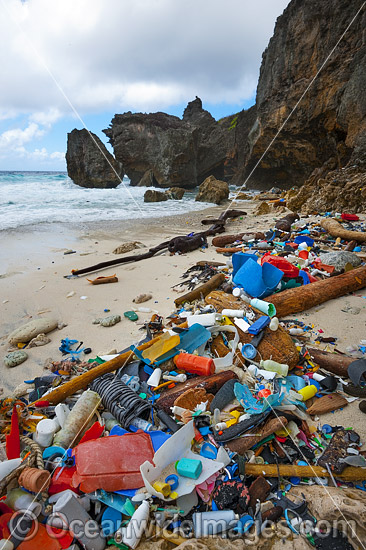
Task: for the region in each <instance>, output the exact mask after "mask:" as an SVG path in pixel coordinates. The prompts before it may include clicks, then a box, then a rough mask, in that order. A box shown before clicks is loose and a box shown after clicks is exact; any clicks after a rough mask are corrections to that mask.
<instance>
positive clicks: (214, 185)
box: [196, 176, 229, 204]
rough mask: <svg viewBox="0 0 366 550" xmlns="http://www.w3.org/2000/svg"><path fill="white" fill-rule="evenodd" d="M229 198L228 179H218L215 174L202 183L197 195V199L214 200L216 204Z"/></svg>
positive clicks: (203, 200) (202, 200)
mask: <svg viewBox="0 0 366 550" xmlns="http://www.w3.org/2000/svg"><path fill="white" fill-rule="evenodd" d="M228 198H229V186H228V184H227V183H226V181H221V180H217V179H216V178H215V177H214V176H210V177H209V178H206V179H205V181H204V182H203V183H201V185H200V187H199V190H198V193H197V195H196V201H201V202H213V203H215V204H221V203H222V202H224V201H225V200H227V199H228Z"/></svg>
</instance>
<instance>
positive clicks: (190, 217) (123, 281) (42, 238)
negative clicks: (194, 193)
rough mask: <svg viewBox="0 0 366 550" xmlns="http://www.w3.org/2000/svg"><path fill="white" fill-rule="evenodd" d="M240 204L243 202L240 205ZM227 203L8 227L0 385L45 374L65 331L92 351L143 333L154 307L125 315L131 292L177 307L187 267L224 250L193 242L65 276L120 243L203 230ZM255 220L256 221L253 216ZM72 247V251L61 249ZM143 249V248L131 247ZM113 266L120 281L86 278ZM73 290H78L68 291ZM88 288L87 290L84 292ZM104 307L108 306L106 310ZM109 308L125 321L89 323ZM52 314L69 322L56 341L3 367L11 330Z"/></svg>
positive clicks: (164, 310)
mask: <svg viewBox="0 0 366 550" xmlns="http://www.w3.org/2000/svg"><path fill="white" fill-rule="evenodd" d="M238 206H239V207H240V208H242V205H238ZM254 207H255V205H254V203H253V205H252V206H251V207H250V208H247V207H246V208H242V209H243V210H247V211H248V212H249V210H250V209H251V208H254ZM223 210H225V206H213V207H211V208H206V209H203V210H199V211H193V212H188V213H187V214H178V215H172V216H166V217H163V218H160V219H159V218H151V219H150V220H149V223H145V220H144V223H140V222H139V221H138V220H124V221H122V222H112V223H109V224H108V225H107V226H106V224H105V222H90V223H88V224H77V223H75V224H69V223H67V224H66V223H65V224H49V225H47V226H46V225H45V226H32V229H33V230H32V231H30V230H29V228H28V229H27V230H26V231H17V230H15V231H14V230H10V231H6V232H5V234H4V235H2V237H3V238H2V247H1V250H0V266H1V268H0V296H1V297H2V298H1V300H0V314H1V321H0V364H1V369H2V370H1V380H0V385H2V386H3V387H4V388H5V392H6V393H7V392H9V391H12V390H13V389H14V388H15V386H17V385H18V384H20V383H21V382H23V380H27V379H28V380H29V379H33V378H34V376H40V375H41V374H42V372H43V365H44V362H45V360H46V359H47V358H49V357H52V358H53V359H54V360H59V359H61V358H62V356H61V354H60V352H59V350H58V348H59V346H60V342H61V339H64V338H70V339H77V340H79V341H83V342H84V346H86V347H91V348H92V350H93V351H92V354H91V356H90V357H95V356H96V355H97V354H105V353H107V352H108V351H110V350H111V349H117V350H118V351H119V350H121V349H123V348H124V347H126V346H129V345H131V343H133V342H136V341H138V340H139V339H140V338H141V334H142V333H141V332H139V328H141V325H142V324H143V322H144V321H146V320H150V317H151V313H150V314H149V313H142V314H139V321H138V322H137V323H133V322H131V321H129V320H128V319H126V318H124V317H123V313H124V311H128V310H131V309H133V307H134V306H135V304H134V303H133V301H132V300H133V298H135V297H136V296H137V295H138V294H141V293H144V292H150V293H151V294H152V296H153V298H152V299H151V300H150V301H148V302H146V304H143V305H144V306H145V305H146V307H149V308H151V309H154V310H156V311H158V312H159V314H160V315H163V316H167V315H169V314H170V313H171V310H172V309H173V307H174V304H173V301H174V297H175V292H173V290H171V288H170V287H172V286H173V285H175V284H177V283H179V282H180V276H181V275H182V273H184V272H185V271H186V270H187V269H188V267H190V266H192V265H194V264H195V263H196V262H197V261H198V260H203V259H207V260H208V261H213V260H214V261H218V260H220V258H217V257H216V256H217V254H216V251H215V249H214V248H213V247H211V246H209V248H208V249H206V250H205V251H204V252H202V251H201V250H196V251H194V252H191V253H189V254H187V255H180V256H170V255H169V254H168V253H167V252H163V253H160V254H159V255H156V256H154V257H152V258H149V259H147V260H143V261H141V262H136V263H133V262H129V263H127V264H121V265H117V266H114V267H112V268H107V269H103V270H99V271H98V272H93V273H91V274H89V275H86V276H80V277H77V278H72V279H67V278H65V276H66V275H70V274H71V270H72V269H81V268H84V267H87V266H91V265H94V264H97V263H99V262H102V261H107V260H113V259H116V258H118V257H119V256H118V255H115V254H113V253H112V252H113V250H114V249H115V248H116V247H117V246H119V245H120V244H122V243H126V242H131V241H140V242H142V243H143V244H144V245H145V246H146V247H151V246H156V245H157V244H159V243H161V242H163V241H165V240H168V239H170V238H173V237H175V236H177V235H187V234H189V233H191V232H193V231H194V232H197V231H202V230H204V229H205V227H207V226H203V225H202V224H201V219H204V218H209V217H212V218H213V217H215V218H216V217H217V215H218V214H220V213H221V212H222V211H223ZM248 217H249V216H248ZM250 217H251V216H250ZM245 218H247V216H245ZM241 223H242V222H229V223H228V224H227V229H228V230H229V231H231V230H233V231H236V229H234V227H235V226H239V225H240V224H241ZM244 223H245V222H244ZM253 223H254V224H256V223H257V221H254V220H253ZM69 249H72V250H75V253H73V254H67V255H64V252H65V251H66V250H69ZM146 250H147V248H142V249H139V250H136V251H135V252H130V253H128V255H130V254H134V253H136V254H140V253H141V252H143V251H146ZM120 257H123V255H121V256H120ZM115 273H116V274H117V276H118V278H119V282H118V283H116V284H109V285H98V286H93V285H91V284H90V283H88V281H87V278H95V277H97V276H100V275H112V274H115ZM70 292H75V294H74V295H73V296H72V297H69V298H68V297H67V295H68V294H69V293H70ZM83 296H87V298H83V299H82V297H83ZM105 309H109V310H110V312H105V311H104V310H105ZM112 314H119V315H121V316H122V321H121V322H120V323H118V324H117V325H115V326H113V327H109V328H104V327H100V326H99V325H93V324H92V321H93V320H94V319H95V318H98V317H104V316H107V315H112ZM47 316H48V317H53V318H56V319H57V320H58V321H59V322H62V323H65V324H67V326H66V327H65V328H63V329H62V330H55V331H53V332H52V333H50V335H49V336H50V338H51V342H50V343H49V344H47V345H46V346H42V347H38V348H37V347H36V348H31V349H29V350H28V349H27V353H28V355H29V358H28V359H27V360H26V361H25V362H24V363H22V364H21V365H19V366H18V367H15V368H13V369H6V368H5V367H4V364H3V358H4V356H5V355H6V353H7V351H8V349H10V348H9V344H8V342H7V335H8V334H9V333H10V332H12V331H13V330H14V329H15V328H17V327H18V326H21V325H23V324H25V323H26V322H28V321H29V320H31V319H32V318H37V317H47Z"/></svg>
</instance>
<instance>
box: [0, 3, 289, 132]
mask: <svg viewBox="0 0 366 550" xmlns="http://www.w3.org/2000/svg"><path fill="white" fill-rule="evenodd" d="M287 3H288V0H257V1H256V2H249V1H248V0H247V1H245V0H226V1H225V2H223V0H210V1H208V0H185V2H181V1H174V0H133V1H132V2H131V1H127V0H104V1H103V2H101V1H100V0H77V1H76V2H75V0H53V1H52V2H50V1H49V0H27V1H25V2H24V1H21V0H5V1H3V2H2V8H3V9H2V16H1V18H0V37H1V38H0V40H1V46H2V47H1V48H0V62H1V64H0V66H1V67H2V73H3V75H5V74H6V75H7V79H6V85H2V86H1V87H0V105H2V108H3V109H4V111H9V110H15V111H17V112H26V113H31V112H36V114H34V115H33V116H32V121H33V122H35V123H36V124H41V125H47V124H51V123H52V122H54V121H55V120H57V116H58V115H59V114H61V113H62V114H65V113H70V112H71V110H72V109H71V106H70V104H69V102H71V104H72V105H73V106H74V107H75V109H76V110H77V111H79V112H80V113H86V112H97V111H100V110H103V109H104V110H110V109H112V110H115V111H116V112H123V111H126V110H143V111H148V110H155V109H164V108H168V107H169V105H174V104H177V103H184V102H187V101H189V100H191V99H193V98H194V97H195V95H199V96H200V97H201V98H202V100H203V102H204V103H206V102H211V103H221V102H228V103H236V104H240V103H241V102H243V101H244V100H246V99H248V98H250V97H251V96H252V95H253V93H254V91H255V87H256V83H257V78H258V71H259V65H260V60H261V54H262V52H263V50H264V48H265V47H266V46H267V43H268V40H269V38H270V36H271V34H272V32H273V27H274V23H275V19H276V17H277V16H278V15H280V14H281V12H282V10H283V9H284V8H285V6H286V5H287ZM47 117H48V119H49V122H48V123H47V122H46V121H47Z"/></svg>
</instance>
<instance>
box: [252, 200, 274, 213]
mask: <svg viewBox="0 0 366 550" xmlns="http://www.w3.org/2000/svg"><path fill="white" fill-rule="evenodd" d="M271 212H272V210H271V207H270V205H269V204H268V202H261V203H260V204H258V206H257V208H256V209H255V210H254V212H253V214H254V215H255V216H264V215H265V214H270V213H271Z"/></svg>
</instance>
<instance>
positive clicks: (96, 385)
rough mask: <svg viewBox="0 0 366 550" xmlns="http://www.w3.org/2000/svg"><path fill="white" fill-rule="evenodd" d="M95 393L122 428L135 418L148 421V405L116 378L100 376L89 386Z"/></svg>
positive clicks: (111, 375)
mask: <svg viewBox="0 0 366 550" xmlns="http://www.w3.org/2000/svg"><path fill="white" fill-rule="evenodd" d="M91 388H92V390H93V391H95V392H97V393H98V394H99V395H100V397H101V399H102V403H103V405H104V407H105V408H106V409H108V410H109V412H110V413H111V414H112V415H113V416H114V417H115V419H116V420H118V422H119V423H120V424H121V426H122V427H123V428H126V429H128V426H129V425H130V424H131V422H132V420H133V419H134V418H136V417H139V418H143V419H144V420H148V419H149V417H150V408H151V407H150V405H149V403H148V402H147V401H144V400H143V399H141V397H140V396H139V395H137V393H135V392H134V391H133V390H132V389H131V388H130V387H129V386H127V385H126V384H125V383H124V382H122V381H121V380H120V379H119V378H116V377H115V376H114V375H113V374H105V375H104V376H100V377H99V378H97V379H96V380H94V382H93V383H92V385H91Z"/></svg>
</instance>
